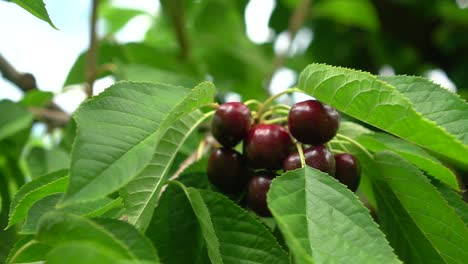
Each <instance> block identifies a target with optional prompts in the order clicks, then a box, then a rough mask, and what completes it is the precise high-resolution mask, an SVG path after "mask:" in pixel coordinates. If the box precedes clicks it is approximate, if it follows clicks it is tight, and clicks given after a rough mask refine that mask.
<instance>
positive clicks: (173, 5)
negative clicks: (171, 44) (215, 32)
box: [169, 0, 190, 60]
mask: <svg viewBox="0 0 468 264" xmlns="http://www.w3.org/2000/svg"><path fill="white" fill-rule="evenodd" d="M169 8H170V10H169V11H170V16H171V20H172V24H173V26H174V33H175V35H176V37H177V41H178V43H179V48H180V57H181V59H183V60H187V59H188V58H189V57H190V43H189V40H188V36H187V31H186V30H185V13H184V10H185V9H184V2H183V0H173V1H171V2H170V3H169Z"/></svg>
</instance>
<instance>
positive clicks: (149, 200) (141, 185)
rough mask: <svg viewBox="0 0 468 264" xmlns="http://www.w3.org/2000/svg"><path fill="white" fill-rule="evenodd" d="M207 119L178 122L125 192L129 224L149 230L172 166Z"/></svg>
mask: <svg viewBox="0 0 468 264" xmlns="http://www.w3.org/2000/svg"><path fill="white" fill-rule="evenodd" d="M206 117H207V116H206V115H202V114H201V113H200V112H199V111H194V112H192V113H190V114H187V115H186V116H184V117H181V118H180V119H179V120H177V121H175V122H174V123H173V124H172V126H171V127H170V128H169V129H168V130H167V132H166V133H165V134H164V135H163V136H162V139H161V143H159V144H157V146H156V149H155V151H154V154H153V157H152V159H151V161H150V163H149V164H148V165H147V166H146V167H145V168H144V169H143V171H142V172H141V173H140V174H139V175H138V176H136V177H135V178H134V179H133V180H132V181H130V182H129V183H128V184H127V186H125V188H123V190H122V197H124V201H125V204H126V214H127V215H128V218H129V222H130V223H132V224H135V225H136V226H137V228H138V229H141V230H145V229H146V228H147V226H148V224H149V221H150V219H151V215H152V212H153V210H154V208H153V207H152V206H151V205H153V204H154V203H155V202H156V201H157V198H158V197H159V195H160V192H161V189H162V187H163V184H165V183H166V181H167V180H168V179H169V177H170V176H171V175H169V172H170V168H171V164H172V162H173V160H174V158H175V156H176V154H177V151H178V150H179V149H180V147H181V146H182V144H183V143H184V141H185V140H186V139H187V137H188V136H189V135H190V133H191V132H192V131H193V129H195V128H196V127H197V126H198V125H199V124H200V122H202V121H203V120H204V119H205V118H206Z"/></svg>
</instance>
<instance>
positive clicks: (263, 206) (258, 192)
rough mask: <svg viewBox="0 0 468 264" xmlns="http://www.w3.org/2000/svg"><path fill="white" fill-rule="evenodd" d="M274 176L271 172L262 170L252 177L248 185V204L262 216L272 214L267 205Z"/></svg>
mask: <svg viewBox="0 0 468 264" xmlns="http://www.w3.org/2000/svg"><path fill="white" fill-rule="evenodd" d="M274 177H275V175H274V174H271V173H269V172H261V173H258V174H256V175H255V176H254V177H252V178H251V179H250V181H249V183H248V185H247V186H248V187H247V205H248V206H249V208H251V209H252V210H253V211H254V212H256V213H257V214H258V215H260V216H271V212H270V210H269V209H268V206H267V193H268V190H270V185H271V180H272V179H273V178H274Z"/></svg>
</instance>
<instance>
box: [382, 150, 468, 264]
mask: <svg viewBox="0 0 468 264" xmlns="http://www.w3.org/2000/svg"><path fill="white" fill-rule="evenodd" d="M375 160H376V162H377V165H378V167H379V170H380V177H375V178H374V183H375V190H376V195H377V202H378V204H379V211H378V214H379V220H380V224H381V227H382V229H383V230H384V232H385V233H386V235H387V238H388V239H389V241H390V244H391V245H392V246H393V248H394V249H395V251H396V252H397V254H398V255H399V256H400V258H401V259H402V260H404V261H405V263H464V262H465V261H466V259H468V251H467V250H466V245H468V229H467V227H466V226H465V225H464V223H463V222H462V220H461V219H460V218H459V217H458V216H457V214H456V213H455V211H454V210H453V208H451V207H450V206H449V205H448V203H447V201H445V200H444V198H443V197H442V196H441V195H440V193H439V192H438V191H437V190H436V189H435V187H434V186H432V185H431V184H430V182H429V180H428V179H427V178H426V177H425V176H424V175H423V173H422V172H421V171H419V170H418V169H417V168H416V167H415V166H413V165H412V164H411V163H409V162H408V161H406V160H405V159H403V158H401V157H399V156H398V155H396V154H394V153H392V152H389V151H384V152H381V153H377V154H376V155H375Z"/></svg>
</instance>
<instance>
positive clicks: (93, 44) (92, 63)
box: [86, 0, 99, 97]
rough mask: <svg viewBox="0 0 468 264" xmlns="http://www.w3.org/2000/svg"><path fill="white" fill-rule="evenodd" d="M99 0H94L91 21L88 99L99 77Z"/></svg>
mask: <svg viewBox="0 0 468 264" xmlns="http://www.w3.org/2000/svg"><path fill="white" fill-rule="evenodd" d="M98 5H99V0H93V2H92V9H91V21H90V30H89V31H90V32H89V49H88V56H87V57H86V84H87V86H86V94H87V95H88V97H91V96H93V85H94V81H95V80H96V77H97V69H96V68H97V66H96V61H97V53H98V50H97V44H98V41H97V35H96V21H97V9H98Z"/></svg>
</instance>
